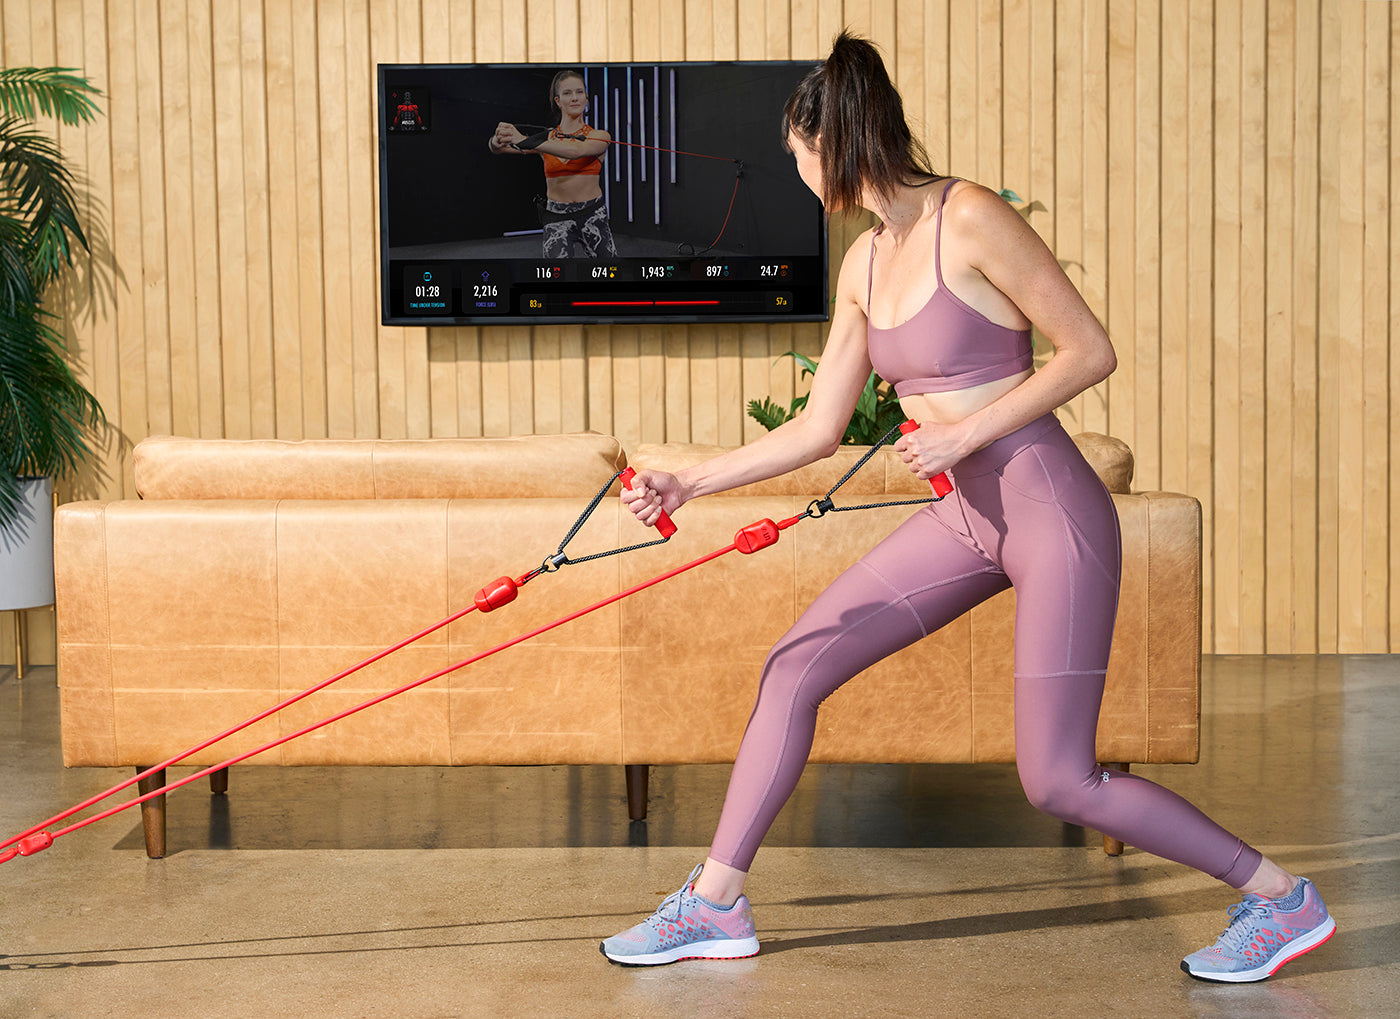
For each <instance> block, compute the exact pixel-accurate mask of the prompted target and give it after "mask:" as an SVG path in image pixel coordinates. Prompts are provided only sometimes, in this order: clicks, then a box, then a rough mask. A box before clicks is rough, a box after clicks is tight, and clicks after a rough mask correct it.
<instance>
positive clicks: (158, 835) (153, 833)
mask: <svg viewBox="0 0 1400 1019" xmlns="http://www.w3.org/2000/svg"><path fill="white" fill-rule="evenodd" d="M145 770H146V769H145V768H137V769H136V771H137V772H138V773H140V772H143V771H145ZM163 785H165V769H164V768H162V769H161V770H160V771H158V772H156V773H155V774H153V775H150V776H148V777H147V778H143V779H141V781H139V782H137V783H136V788H137V789H139V790H140V795H142V796H145V795H146V794H147V793H149V792H152V791H153V790H156V789H159V788H160V787H161V786H163ZM141 828H142V830H143V831H144V833H145V836H146V855H147V856H149V857H150V858H151V859H152V860H159V859H162V858H163V857H164V856H165V794H164V793H161V794H160V795H159V796H155V797H152V798H151V799H149V800H147V801H146V802H145V803H143V804H141Z"/></svg>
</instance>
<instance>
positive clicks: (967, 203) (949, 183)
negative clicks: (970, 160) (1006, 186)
mask: <svg viewBox="0 0 1400 1019" xmlns="http://www.w3.org/2000/svg"><path fill="white" fill-rule="evenodd" d="M936 186H937V187H938V188H940V189H946V190H947V193H946V194H945V195H944V197H943V207H944V209H945V210H946V212H947V218H948V220H949V221H950V222H951V221H953V220H964V221H966V220H974V221H975V220H981V219H982V218H984V217H986V216H988V215H997V214H1000V213H1004V212H1007V211H1010V212H1011V213H1012V215H1016V211H1015V210H1014V209H1012V208H1011V206H1010V204H1008V203H1007V201H1006V199H1004V198H1002V197H1001V195H1000V194H998V193H997V192H995V191H993V190H992V189H991V188H989V187H987V186H986V185H985V184H979V183H977V182H976V181H975V180H968V179H966V178H964V177H948V178H944V179H943V180H942V181H940V182H938V184H937V185H936Z"/></svg>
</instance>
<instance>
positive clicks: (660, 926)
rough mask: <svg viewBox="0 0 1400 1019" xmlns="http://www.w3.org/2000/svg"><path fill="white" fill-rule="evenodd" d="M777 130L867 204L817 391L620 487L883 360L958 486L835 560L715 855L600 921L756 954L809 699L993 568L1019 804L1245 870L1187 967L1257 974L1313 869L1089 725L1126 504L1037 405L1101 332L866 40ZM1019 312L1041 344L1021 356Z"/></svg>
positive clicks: (771, 672)
mask: <svg viewBox="0 0 1400 1019" xmlns="http://www.w3.org/2000/svg"><path fill="white" fill-rule="evenodd" d="M783 126H784V131H785V134H786V137H787V143H788V146H789V148H790V149H791V151H792V153H793V156H794V158H795V159H796V161H797V170H798V173H799V175H800V176H801V177H802V179H803V181H804V182H805V183H806V184H807V186H808V187H810V188H811V189H812V190H813V191H814V192H815V193H816V194H817V195H818V196H820V197H821V199H822V201H823V203H824V204H825V206H826V208H827V209H828V210H829V211H841V210H851V209H855V208H857V207H864V208H866V209H869V210H870V211H872V212H874V213H875V214H876V216H878V217H879V219H880V225H879V226H878V227H876V228H874V229H873V230H869V231H867V232H866V233H864V234H862V235H861V236H860V237H859V238H858V239H857V240H856V242H855V244H854V245H852V247H851V249H850V251H849V252H848V253H847V255H846V258H845V260H844V263H843V264H842V267H841V276H840V280H839V282H838V285H837V295H836V307H835V310H834V312H833V316H832V324H831V331H830V335H829V337H828V339H827V342H826V347H825V350H824V351H823V354H822V357H821V361H820V366H819V368H818V371H817V373H816V376H815V378H814V379H813V382H812V390H811V395H810V397H809V399H808V401H807V406H806V408H805V409H804V410H803V411H802V412H801V413H800V414H799V415H798V416H797V417H796V418H795V419H794V420H792V421H790V422H788V423H787V424H784V425H783V426H782V427H781V428H778V429H776V430H774V431H773V432H770V433H768V434H767V435H765V436H764V437H762V438H760V439H758V440H757V441H755V442H753V443H750V444H749V445H747V446H744V447H742V448H740V449H738V450H734V451H732V452H729V453H726V454H724V455H722V456H719V457H716V458H714V459H712V460H709V461H707V462H705V463H702V464H699V465H697V466H695V467H692V468H688V469H686V470H685V471H682V472H680V473H679V474H677V475H671V474H665V473H662V472H657V471H641V472H640V473H638V475H637V477H636V478H635V479H634V481H633V485H632V489H631V491H630V492H624V493H623V499H624V500H625V501H626V502H627V504H628V506H629V507H630V508H631V509H632V511H633V512H634V513H635V514H636V515H637V516H638V517H639V518H640V519H641V520H642V521H643V522H645V523H648V524H650V523H653V522H654V521H655V520H656V518H657V516H658V515H659V513H660V512H661V511H663V510H664V511H666V512H668V513H673V512H675V511H676V510H677V509H679V508H680V507H681V506H682V505H683V504H684V503H686V502H687V501H689V500H690V499H693V498H696V497H697V496H701V495H706V494H710V493H713V492H718V491H723V490H725V489H729V488H734V487H736V486H739V485H743V484H747V483H749V482H753V481H758V480H760V479H763V478H769V477H773V476H774V475H777V474H782V473H784V472H786V471H790V470H793V469H795V468H798V467H801V466H803V465H805V464H808V463H811V462H813V461H815V460H818V459H820V458H822V457H824V456H829V455H830V454H831V453H833V452H834V451H835V450H836V448H837V444H838V443H839V442H840V438H841V435H842V433H843V431H844V429H845V425H846V422H847V421H848V420H849V419H850V416H851V413H852V410H853V409H854V407H855V403H856V399H857V397H858V396H859V394H860V391H861V388H862V387H863V386H864V384H865V380H866V378H867V377H868V376H869V374H870V371H871V369H872V366H873V367H874V369H875V370H877V371H879V373H880V374H881V376H883V377H884V378H885V379H887V380H889V381H890V382H892V383H893V384H894V386H895V391H896V393H897V394H898V395H899V397H900V402H901V405H902V407H903V409H904V411H905V414H906V415H907V416H908V417H909V418H910V419H911V420H914V421H917V422H919V423H920V427H919V428H918V430H917V431H914V432H912V433H911V434H909V435H906V436H904V437H903V438H901V439H900V440H899V442H897V443H896V444H895V447H894V448H895V449H896V450H897V451H898V452H899V453H900V455H901V456H902V458H903V459H904V461H905V463H907V464H908V465H909V468H910V470H911V471H913V472H914V473H915V474H916V475H917V476H918V477H920V478H931V477H933V476H934V475H936V474H938V473H939V472H941V471H944V470H946V471H948V473H949V475H950V476H951V477H952V479H953V485H954V491H953V494H952V495H951V496H949V497H948V498H946V499H944V500H943V501H942V502H939V503H935V504H933V505H930V506H928V507H925V508H923V509H921V510H919V511H918V512H917V513H915V514H914V515H913V516H912V517H911V518H910V519H909V520H907V521H906V522H905V523H904V524H902V525H901V526H900V527H899V528H897V529H896V530H895V531H894V532H893V533H892V534H891V535H890V536H889V537H887V538H886V539H884V540H883V541H882V542H880V543H879V544H878V545H877V546H875V548H874V549H872V550H871V551H870V552H869V553H868V554H867V555H866V556H865V557H864V558H863V559H861V560H860V561H859V562H858V563H856V565H855V566H853V567H851V569H849V570H847V571H846V572H845V573H843V574H842V575H841V576H840V577H838V578H837V580H836V581H835V582H833V583H832V585H831V586H830V587H828V588H827V589H826V590H825V591H824V592H823V593H822V594H821V595H819V596H818V597H817V599H816V600H815V601H814V602H813V603H812V605H811V606H810V607H809V608H808V609H807V610H806V612H805V613H803V615H802V617H801V618H800V619H799V620H798V621H797V623H796V625H795V626H793V628H792V629H791V630H790V631H789V632H788V633H787V634H786V635H785V636H784V637H783V638H782V639H781V640H780V641H779V642H778V644H777V645H776V646H775V647H774V648H773V650H772V652H771V653H770V654H769V656H768V660H767V662H766V664H765V666H764V669H763V676H762V680H761V682H760V685H759V692H758V700H757V703H756V705H755V707H754V710H753V715H752V717H751V718H750V720H749V724H748V728H747V729H746V731H745V733H744V739H743V742H742V744H741V745H740V748H739V752H738V755H737V757H736V759H735V763H734V770H733V773H732V776H731V778H730V783H729V791H728V793H727V794H726V797H725V801H724V809H723V811H722V813H721V815H720V820H719V826H718V830H717V831H716V833H715V838H714V842H713V843H712V844H711V847H710V852H709V857H708V858H707V859H706V861H705V862H704V864H703V865H702V866H701V867H698V868H696V871H695V872H692V874H691V877H690V878H689V879H688V880H687V882H686V884H685V885H684V886H682V888H681V889H680V891H678V892H677V893H675V894H674V895H673V896H671V897H670V898H669V899H667V900H666V902H665V903H663V904H662V906H661V908H660V909H659V910H658V911H657V913H656V914H655V915H653V916H652V917H651V918H650V919H648V920H646V921H644V922H642V923H640V924H638V925H637V926H635V927H633V928H631V929H630V930H628V931H625V932H623V933H622V934H619V935H617V936H615V937H612V938H609V939H608V940H607V941H605V942H603V945H602V950H603V954H604V955H606V956H607V957H608V958H609V959H611V960H612V961H614V962H620V963H625V964H633V965H645V964H657V963H666V962H674V961H676V960H678V959H684V958H693V957H707V958H738V957H742V956H746V955H752V954H754V953H755V952H757V951H758V942H757V940H756V937H755V934H754V927H753V917H752V911H751V909H750V907H749V903H748V900H747V899H746V898H744V897H743V895H742V892H743V886H744V881H745V878H746V877H747V873H748V870H749V868H750V866H751V864H752V862H753V859H754V854H755V853H756V852H757V850H758V846H759V843H760V842H761V841H762V839H763V837H764V835H765V834H766V832H767V831H768V828H769V826H770V825H771V824H772V822H773V820H774V818H775V817H776V816H777V813H778V811H779V810H780V809H781V807H782V805H783V803H784V802H786V800H787V798H788V796H789V795H790V794H791V793H792V791H793V789H794V787H795V786H796V784H797V780H798V777H799V776H800V775H801V773H802V769H803V767H804V765H805V764H806V760H807V756H808V753H809V752H810V750H811V746H812V739H813V735H814V732H815V728H816V719H817V709H818V706H819V705H820V704H821V702H822V701H823V700H824V699H825V698H827V697H828V696H830V695H831V693H832V692H834V691H835V690H836V689H837V688H838V687H839V686H841V685H842V684H843V683H845V682H846V681H847V680H849V679H851V678H852V677H853V676H855V675H857V674H858V673H860V672H861V671H863V670H864V669H866V668H868V667H869V666H871V665H873V664H874V663H875V662H877V661H879V660H880V659H882V658H884V657H886V656H887V655H890V654H892V653H894V652H895V651H898V650H899V649H901V648H903V647H906V646H908V645H909V644H912V643H913V642H915V641H917V640H919V639H920V638H922V637H924V636H927V635H928V634H930V633H932V632H933V631H935V630H937V629H938V628H940V627H942V626H943V625H945V624H947V623H949V622H951V621H952V620H954V619H956V618H957V617H959V616H960V615H962V614H963V613H964V612H966V611H968V610H969V609H971V608H972V607H973V606H974V605H976V604H978V603H979V602H981V601H984V600H985V599H987V598H989V597H990V596H992V595H993V594H996V593H997V592H998V591H1001V590H1004V589H1005V588H1007V587H1014V588H1015V589H1016V591H1017V617H1016V653H1015V698H1016V703H1015V719H1016V722H1015V729H1016V766H1017V771H1018V773H1019V775H1020V778H1021V783H1022V786H1023V788H1024V789H1025V791H1026V794H1027V796H1028V797H1029V798H1030V801H1031V802H1032V803H1033V804H1034V805H1035V806H1037V807H1039V808H1040V809H1041V810H1044V811H1046V812H1047V813H1050V814H1052V815H1054V816H1055V817H1058V818H1061V819H1063V820H1066V821H1070V822H1073V823H1075V824H1082V825H1086V826H1091V827H1093V828H1096V829H1097V830H1099V831H1101V832H1103V833H1105V834H1107V835H1110V836H1112V837H1113V838H1116V839H1119V840H1122V841H1124V842H1127V843H1130V844H1132V845H1133V846H1136V847H1138V848H1141V849H1144V850H1146V851H1148V852H1151V853H1155V854H1157V855H1159V856H1163V857H1166V858H1167V859H1170V860H1175V861H1178V862H1180V863H1184V864H1186V865H1188V866H1191V867H1195V868H1197V869H1198V870H1201V871H1204V872H1205V873H1207V874H1209V875H1211V876H1212V877H1215V878H1217V879H1219V880H1221V881H1223V882H1225V883H1226V884H1228V885H1230V886H1232V887H1234V888H1238V889H1242V890H1243V891H1244V892H1245V893H1246V895H1245V897H1244V902H1243V903H1241V904H1240V905H1238V906H1235V907H1232V909H1231V915H1232V916H1233V917H1234V919H1233V921H1232V923H1231V926H1230V927H1229V929H1228V930H1227V931H1226V932H1225V934H1224V935H1222V937H1221V938H1220V940H1219V942H1217V944H1216V945H1214V946H1212V947H1211V948H1207V949H1204V950H1202V951H1200V952H1196V953H1194V954H1193V955H1191V956H1189V957H1188V958H1187V959H1186V960H1184V961H1183V963H1182V968H1183V969H1185V970H1186V971H1187V972H1188V973H1190V974H1191V975H1193V976H1196V977H1200V978H1203V979H1209V980H1224V981H1249V980H1262V979H1264V978H1265V977H1267V976H1269V975H1270V974H1271V973H1273V972H1274V971H1275V970H1276V969H1277V968H1278V967H1279V966H1281V965H1283V963H1285V962H1287V961H1288V960H1289V959H1292V958H1295V957H1296V956H1298V955H1300V954H1302V953H1303V952H1305V951H1308V950H1309V949H1310V948H1313V947H1315V946H1316V945H1318V944H1321V943H1322V942H1323V941H1325V940H1326V939H1327V937H1329V936H1330V935H1331V933H1332V930H1333V928H1334V925H1333V922H1332V919H1331V917H1330V916H1329V915H1328V913H1327V909H1326V907H1325V906H1324V905H1323V903H1322V899H1321V898H1320V897H1319V895H1318V893H1317V890H1316V888H1315V887H1314V886H1313V885H1312V884H1311V882H1309V881H1307V880H1306V879H1301V880H1300V879H1298V878H1296V877H1294V876H1293V875H1291V874H1289V873H1287V872H1286V871H1284V870H1283V869H1281V868H1280V867H1279V866H1278V865H1277V864H1275V863H1273V862H1272V861H1270V860H1268V859H1266V858H1264V857H1263V856H1262V855H1261V854H1260V853H1259V852H1258V851H1257V850H1255V849H1253V848H1251V847H1250V846H1248V845H1246V844H1245V843H1244V842H1242V841H1241V840H1240V839H1239V838H1238V837H1236V836H1235V835H1232V834H1231V833H1230V832H1228V831H1226V830H1225V829H1223V828H1221V827H1220V826H1219V825H1217V824H1216V823H1215V822H1213V821H1212V820H1210V818H1208V817H1206V816H1205V815H1204V814H1203V813H1201V812H1200V811H1199V810H1197V809H1196V808H1195V807H1193V806H1192V805H1191V804H1189V803H1187V802H1186V801H1185V800H1183V799H1182V798H1181V797H1179V796H1177V795H1176V794H1175V793H1171V792H1169V791H1167V790H1166V789H1164V788H1162V787H1161V786H1159V785H1156V784H1154V783H1152V782H1149V781H1148V780H1146V779H1144V778H1141V777H1139V776H1137V775H1131V774H1126V773H1122V772H1117V771H1105V770H1103V769H1101V768H1100V767H1099V765H1098V763H1097V761H1096V758H1095V747H1094V736H1095V731H1096V729H1097V724H1098V713H1099V704H1100V700H1101V699H1102V696H1103V689H1104V676H1105V673H1106V671H1107V668H1108V655H1109V647H1110V644H1111V642H1112V636H1113V622H1114V615H1115V612H1116V610H1117V600H1118V582H1119V557H1120V542H1119V532H1118V517H1117V513H1116V511H1115V510H1114V507H1113V501H1112V499H1111V498H1110V497H1109V494H1108V492H1107V491H1106V490H1105V488H1104V486H1103V484H1102V483H1101V482H1100V481H1099V479H1098V477H1097V476H1096V475H1095V473H1094V471H1093V470H1092V469H1091V468H1090V467H1089V465H1088V464H1087V463H1086V462H1085V460H1084V458H1083V457H1082V456H1081V455H1080V453H1079V451H1078V449H1077V448H1076V446H1075V445H1074V443H1073V441H1071V440H1070V438H1069V437H1068V436H1067V435H1066V434H1065V432H1064V430H1063V429H1062V428H1061V427H1060V424H1059V422H1058V421H1057V420H1056V419H1055V416H1054V414H1053V413H1052V411H1053V409H1054V408H1055V407H1058V406H1061V405H1062V404H1064V403H1066V402H1067V401H1068V400H1070V399H1072V398H1073V397H1075V396H1077V395H1078V394H1080V393H1082V392H1084V390H1086V389H1088V388H1089V387H1090V386H1092V385H1094V384H1096V383H1098V382H1101V381H1102V380H1103V379H1105V378H1107V377H1108V375H1109V374H1110V373H1111V372H1112V371H1113V369H1114V367H1115V364H1116V360H1115V357H1114V353H1113V347H1112V345H1111V344H1110V342H1109V339H1108V336H1107V335H1106V334H1105V332H1104V330H1103V328H1102V327H1101V326H1100V324H1099V322H1098V321H1097V320H1096V319H1095V318H1094V316H1093V314H1092V312H1091V311H1090V310H1089V308H1088V306H1087V305H1086V304H1085V303H1084V300H1083V299H1082V297H1081V296H1080V295H1079V293H1078V292H1077V291H1076V290H1075V289H1074V286H1073V285H1072V284H1071V283H1070V281H1069V279H1068V278H1067V277H1066V276H1065V274H1064V272H1063V271H1062V270H1061V269H1060V267H1059V265H1058V264H1057V263H1056V261H1055V258H1054V256H1053V255H1052V254H1051V253H1050V251H1049V250H1048V249H1047V248H1046V246H1045V245H1044V244H1043V243H1042V242H1041V240H1040V238H1039V236H1038V235H1037V234H1036V233H1035V231H1034V230H1032V229H1031V228H1030V227H1029V226H1028V225H1027V224H1026V222H1025V221H1024V220H1023V219H1022V218H1021V217H1020V216H1019V215H1017V213H1016V212H1015V211H1014V210H1012V209H1011V208H1010V207H1009V206H1008V205H1007V204H1006V203H1005V202H1004V201H1002V199H1001V198H1000V197H999V196H998V195H996V194H995V193H993V192H992V191H989V190H987V189H986V188H983V187H980V186H978V185H976V184H973V183H970V182H966V181H960V180H956V179H952V178H946V177H939V176H937V175H936V174H934V173H933V172H932V171H931V170H930V169H929V168H928V160H927V157H926V156H925V154H924V152H923V149H922V146H920V145H919V143H918V142H917V141H916V140H915V139H914V138H913V137H912V135H911V133H910V131H909V129H908V127H907V125H906V123H905V120H904V113H903V106H902V103H901V101H900V98H899V95H898V93H897V92H896V91H895V89H894V87H893V85H892V84H891V83H890V81H889V78H888V76H887V74H886V72H885V68H884V65H883V63H882V62H881V60H880V57H879V54H878V53H877V52H876V51H875V49H874V48H873V47H872V46H871V45H870V44H869V43H867V42H865V41H863V40H858V39H853V38H851V37H850V36H848V35H845V34H843V35H842V36H841V37H839V38H838V39H837V41H836V44H835V47H834V48H833V50H832V53H831V56H830V57H829V58H828V59H827V60H826V62H825V63H824V64H822V65H820V66H819V67H818V68H816V69H815V70H813V71H812V72H811V73H810V74H809V75H808V76H807V77H806V78H805V79H804V80H803V81H802V83H801V84H800V85H799V86H798V88H797V90H796V91H795V92H794V93H793V95H792V97H791V98H790V99H789V100H788V103H787V107H786V110H785V112H784V125H783ZM1032 322H1034V323H1035V325H1037V326H1038V327H1039V328H1040V329H1041V331H1042V332H1043V333H1044V335H1045V336H1046V337H1047V338H1048V339H1049V340H1050V342H1051V343H1052V344H1053V345H1054V347H1055V356H1054V357H1053V358H1052V359H1051V360H1050V361H1049V363H1048V364H1047V365H1045V367H1044V368H1042V369H1041V370H1039V371H1033V370H1032V366H1031V343H1030V328H1031V323H1032Z"/></svg>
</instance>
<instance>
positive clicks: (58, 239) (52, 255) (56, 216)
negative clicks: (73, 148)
mask: <svg viewBox="0 0 1400 1019" xmlns="http://www.w3.org/2000/svg"><path fill="white" fill-rule="evenodd" d="M77 204H78V200H77V196H76V195H75V194H74V192H73V175H72V173H70V172H69V170H68V168H67V167H66V166H64V165H63V157H62V155H61V154H60V153H59V151H58V146H57V145H55V144H54V143H53V141H52V140H51V139H49V138H47V137H45V136H44V135H42V134H40V133H39V132H37V131H34V130H30V129H28V128H27V126H26V125H24V124H23V122H22V121H19V120H17V119H15V118H13V117H7V118H6V119H4V120H0V217H4V218H7V219H10V220H14V221H17V222H19V223H22V224H25V229H24V233H25V235H26V239H25V242H24V245H23V247H22V249H21V250H22V254H23V257H24V259H25V261H26V262H27V263H28V264H29V266H30V269H31V272H32V275H33V283H34V287H35V289H36V290H38V291H40V292H42V291H43V290H44V288H45V287H47V286H48V284H49V283H51V282H52V281H53V279H54V278H55V277H56V276H57V275H58V274H59V273H60V272H62V271H63V268H64V267H65V266H67V265H71V264H72V259H73V254H72V245H71V242H70V238H71V239H72V240H76V241H77V242H78V243H79V244H81V245H82V246H83V247H84V248H86V247H87V238H86V236H84V234H83V230H82V227H81V226H80V225H79V223H78V212H77Z"/></svg>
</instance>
